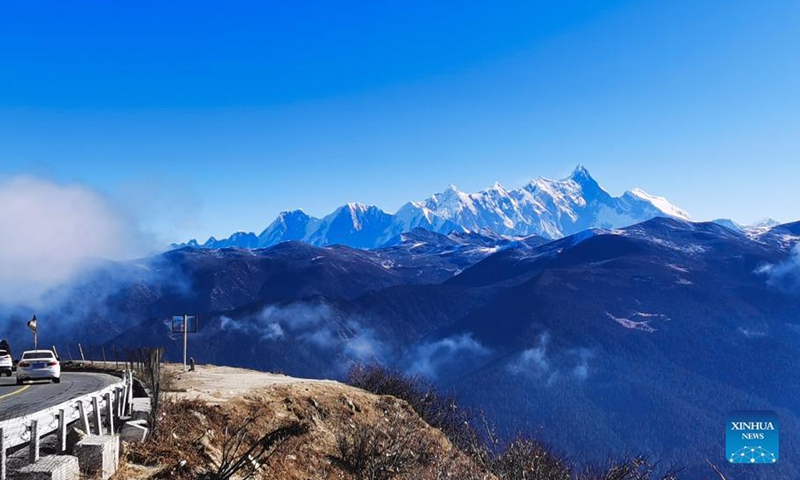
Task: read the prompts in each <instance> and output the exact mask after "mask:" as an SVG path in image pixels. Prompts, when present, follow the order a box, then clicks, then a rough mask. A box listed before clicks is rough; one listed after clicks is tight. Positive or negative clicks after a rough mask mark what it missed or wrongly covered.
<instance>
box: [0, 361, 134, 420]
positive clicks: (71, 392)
mask: <svg viewBox="0 0 800 480" xmlns="http://www.w3.org/2000/svg"><path fill="white" fill-rule="evenodd" d="M118 381H119V378H117V377H113V376H111V375H106V374H103V373H66V372H65V373H62V374H61V383H57V384H56V383H50V382H45V381H41V382H26V383H25V384H24V385H17V377H16V375H11V376H10V377H0V420H8V419H10V418H16V417H19V416H22V415H25V414H27V413H32V412H35V411H38V410H42V409H45V408H47V407H52V406H53V405H58V404H59V403H62V402H66V401H67V400H71V399H73V398H75V397H79V396H81V395H85V394H87V393H91V392H94V391H97V390H100V389H102V388H103V387H106V386H108V385H111V384H112V383H116V382H118Z"/></svg>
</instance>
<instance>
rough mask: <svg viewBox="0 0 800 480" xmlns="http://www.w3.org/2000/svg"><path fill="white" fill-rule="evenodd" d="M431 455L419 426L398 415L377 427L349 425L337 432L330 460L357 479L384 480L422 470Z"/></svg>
mask: <svg viewBox="0 0 800 480" xmlns="http://www.w3.org/2000/svg"><path fill="white" fill-rule="evenodd" d="M432 453H433V443H432V441H431V440H430V438H429V437H428V435H427V432H425V431H424V430H423V428H422V426H421V425H419V424H416V423H415V422H413V421H412V420H411V419H409V418H408V417H404V416H401V415H399V414H398V415H392V416H391V417H389V418H386V419H385V421H384V422H382V423H381V424H378V425H364V424H356V425H350V428H348V429H346V430H344V431H341V432H339V433H338V434H337V437H336V454H335V455H334V456H333V457H332V460H333V461H334V463H336V464H337V465H338V466H339V467H340V468H342V469H343V470H345V471H346V472H348V473H349V474H351V475H352V476H353V477H354V478H355V479H357V480H388V479H391V478H395V477H397V476H402V475H406V474H408V473H410V472H412V471H415V470H417V469H420V468H424V467H425V466H426V465H428V464H429V463H430V461H431V459H432Z"/></svg>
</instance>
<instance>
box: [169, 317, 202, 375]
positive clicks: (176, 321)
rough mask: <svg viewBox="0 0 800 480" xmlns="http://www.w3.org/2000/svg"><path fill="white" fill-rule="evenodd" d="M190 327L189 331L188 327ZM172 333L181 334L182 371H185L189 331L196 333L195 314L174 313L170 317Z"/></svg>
mask: <svg viewBox="0 0 800 480" xmlns="http://www.w3.org/2000/svg"><path fill="white" fill-rule="evenodd" d="M190 327H191V332H190V330H189V328H190ZM172 333H175V334H178V333H182V334H183V371H184V372H185V371H186V365H187V363H188V362H187V358H188V356H189V355H188V351H189V333H197V316H195V315H186V314H184V315H175V316H173V317H172Z"/></svg>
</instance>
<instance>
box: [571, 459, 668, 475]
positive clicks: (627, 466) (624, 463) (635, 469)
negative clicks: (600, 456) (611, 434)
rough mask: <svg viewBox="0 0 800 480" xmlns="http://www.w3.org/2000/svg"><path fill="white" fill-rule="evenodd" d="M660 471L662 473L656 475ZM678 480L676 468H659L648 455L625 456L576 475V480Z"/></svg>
mask: <svg viewBox="0 0 800 480" xmlns="http://www.w3.org/2000/svg"><path fill="white" fill-rule="evenodd" d="M659 471H662V472H664V473H658V472H659ZM656 479H659V480H678V470H677V469H676V468H669V469H666V471H664V469H662V468H659V466H658V462H652V461H651V460H650V457H649V456H648V455H635V456H625V457H623V458H621V459H613V460H609V461H608V462H607V465H606V466H604V467H600V468H598V467H589V468H586V469H584V471H583V472H582V473H581V474H580V475H578V480H656Z"/></svg>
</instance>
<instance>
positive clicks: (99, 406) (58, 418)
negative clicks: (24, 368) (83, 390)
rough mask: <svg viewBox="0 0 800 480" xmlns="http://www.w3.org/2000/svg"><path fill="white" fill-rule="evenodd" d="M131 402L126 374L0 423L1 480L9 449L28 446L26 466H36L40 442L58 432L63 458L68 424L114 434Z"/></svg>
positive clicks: (128, 373)
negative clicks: (102, 386) (115, 379)
mask: <svg viewBox="0 0 800 480" xmlns="http://www.w3.org/2000/svg"><path fill="white" fill-rule="evenodd" d="M132 402H133V372H132V371H131V370H125V371H124V372H123V375H122V379H121V380H120V381H119V382H117V383H114V384H111V385H109V386H107V387H104V388H102V389H101V390H98V391H96V392H92V393H88V394H85V395H82V396H80V397H77V398H73V399H71V400H68V401H66V402H63V403H59V404H58V405H54V406H52V407H47V408H44V409H41V410H38V411H36V412H31V413H28V414H25V415H22V416H19V417H16V418H10V419H7V420H3V421H0V480H6V476H7V463H6V452H7V451H8V450H9V449H14V448H17V447H20V446H23V445H26V444H27V445H29V448H28V462H29V463H35V462H36V461H38V460H39V442H40V439H41V438H42V437H44V436H46V435H49V434H51V433H53V432H57V435H58V442H57V451H58V453H59V454H62V453H64V452H65V451H66V449H67V431H68V427H69V425H70V424H71V423H74V422H80V423H79V426H80V429H81V430H83V431H84V432H86V433H87V434H95V435H102V434H103V433H104V432H108V433H109V434H113V433H114V423H115V420H118V419H120V418H121V417H128V416H130V413H131V404H132ZM90 417H91V422H90Z"/></svg>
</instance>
